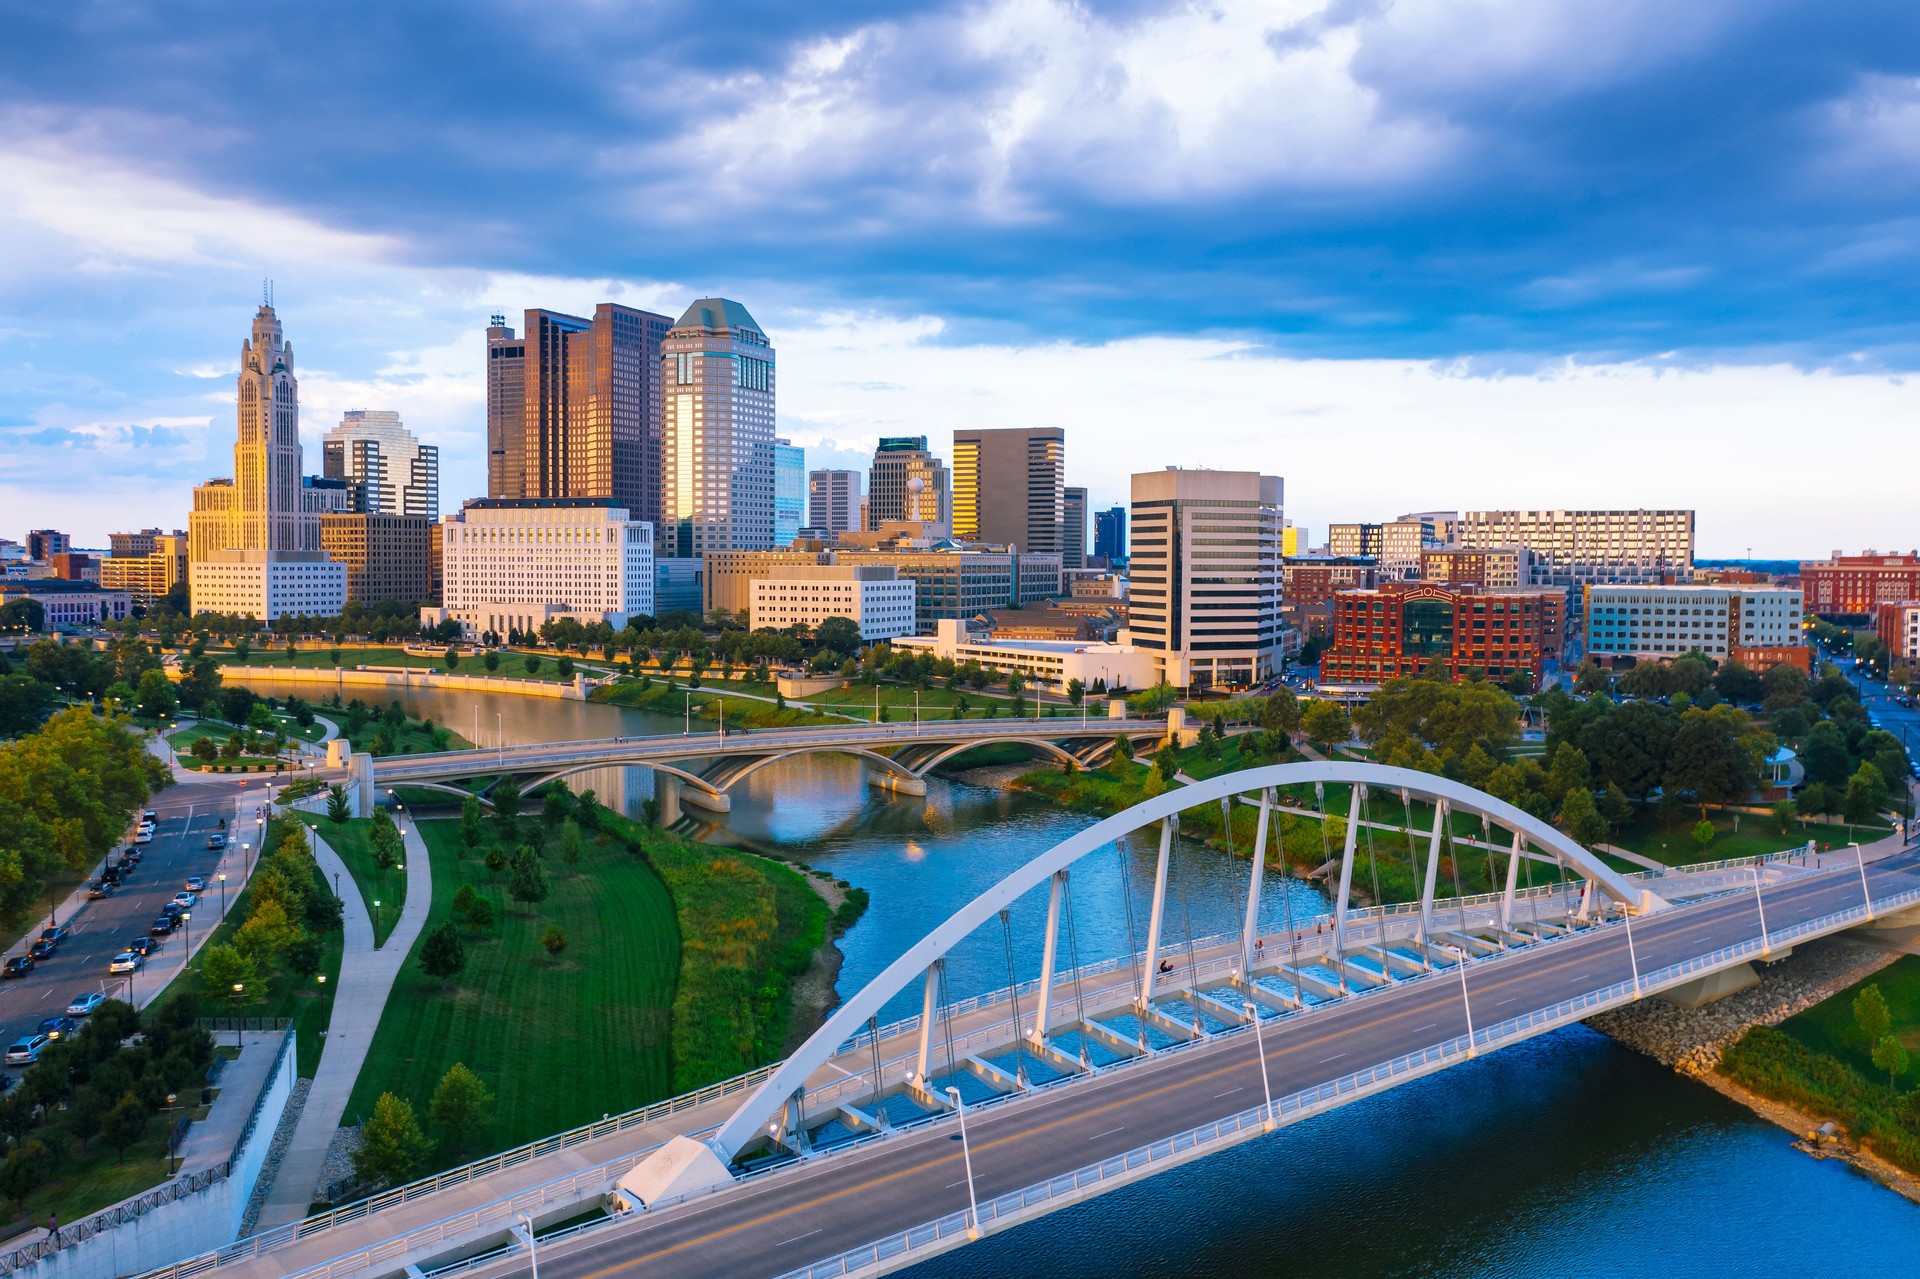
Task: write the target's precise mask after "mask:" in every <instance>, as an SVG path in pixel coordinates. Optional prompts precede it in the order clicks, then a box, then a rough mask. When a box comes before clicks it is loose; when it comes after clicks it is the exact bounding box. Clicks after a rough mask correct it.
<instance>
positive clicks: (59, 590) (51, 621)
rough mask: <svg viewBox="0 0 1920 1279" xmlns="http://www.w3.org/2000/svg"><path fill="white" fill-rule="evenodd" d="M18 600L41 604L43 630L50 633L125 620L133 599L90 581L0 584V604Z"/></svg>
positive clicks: (55, 579)
mask: <svg viewBox="0 0 1920 1279" xmlns="http://www.w3.org/2000/svg"><path fill="white" fill-rule="evenodd" d="M20 599H28V600H33V601H35V602H37V603H38V604H39V605H40V607H41V608H42V609H43V610H44V611H45V614H46V616H45V620H44V621H43V622H42V623H41V626H42V629H44V630H49V631H58V630H71V629H75V628H78V627H83V626H93V625H96V624H98V623H100V622H103V621H114V622H118V621H124V620H125V619H126V618H127V616H128V615H129V614H130V613H131V612H132V611H133V600H132V599H131V598H130V597H129V596H128V595H127V593H126V592H125V591H110V590H107V589H106V588H104V587H102V586H99V585H96V584H95V583H93V582H70V581H67V580H65V579H63V578H57V577H47V578H41V579H39V580H38V581H31V582H16V581H5V582H0V605H4V604H9V603H11V602H13V601H14V600H20Z"/></svg>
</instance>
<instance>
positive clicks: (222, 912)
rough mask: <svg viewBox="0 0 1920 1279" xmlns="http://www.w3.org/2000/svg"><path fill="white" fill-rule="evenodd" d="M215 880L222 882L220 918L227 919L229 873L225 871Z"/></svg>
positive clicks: (216, 876)
mask: <svg viewBox="0 0 1920 1279" xmlns="http://www.w3.org/2000/svg"><path fill="white" fill-rule="evenodd" d="M214 878H215V879H217V880H219V881H220V918H222V919H225V918H226V917H227V872H225V871H224V870H223V871H221V872H220V873H219V874H218V875H215V876H214Z"/></svg>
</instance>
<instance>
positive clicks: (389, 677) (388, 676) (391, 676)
mask: <svg viewBox="0 0 1920 1279" xmlns="http://www.w3.org/2000/svg"><path fill="white" fill-rule="evenodd" d="M168 674H169V675H171V676H172V677H173V678H175V679H179V678H180V677H181V675H182V674H183V672H181V671H180V670H179V669H178V668H174V669H172V670H170V671H168ZM220 675H221V677H222V678H223V679H226V680H229V681H232V680H244V679H246V678H248V677H249V676H251V677H253V678H255V679H270V680H275V681H278V682H280V683H285V684H322V685H326V686H329V687H332V688H388V689H395V688H399V689H405V688H449V689H455V690H457V691H460V692H467V693H515V694H518V695H519V696H521V697H547V698H554V699H557V700H561V701H569V702H584V701H586V700H587V677H586V676H585V675H584V674H582V673H581V672H579V671H575V672H574V674H573V680H572V682H570V683H562V682H560V681H559V680H549V679H512V678H510V677H508V676H504V675H462V674H460V673H459V672H457V671H435V670H428V669H426V668H424V667H421V668H415V667H411V666H222V667H221V668H220Z"/></svg>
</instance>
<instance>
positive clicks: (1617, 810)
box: [1600, 786, 1633, 835]
mask: <svg viewBox="0 0 1920 1279" xmlns="http://www.w3.org/2000/svg"><path fill="white" fill-rule="evenodd" d="M1600 816H1602V817H1604V818H1606V820H1607V827H1608V828H1609V829H1610V830H1612V831H1613V833H1614V834H1616V835H1617V834H1619V833H1620V828H1621V827H1622V826H1625V825H1626V824H1627V823H1628V822H1630V821H1632V820H1633V804H1632V803H1631V802H1630V801H1629V800H1628V799H1627V797H1626V795H1625V794H1623V793H1622V792H1621V790H1620V788H1619V787H1617V786H1609V787H1607V789H1606V790H1604V791H1602V792H1600Z"/></svg>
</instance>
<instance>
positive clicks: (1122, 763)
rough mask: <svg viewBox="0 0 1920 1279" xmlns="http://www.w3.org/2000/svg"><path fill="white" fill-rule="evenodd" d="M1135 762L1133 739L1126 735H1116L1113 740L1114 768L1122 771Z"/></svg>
mask: <svg viewBox="0 0 1920 1279" xmlns="http://www.w3.org/2000/svg"><path fill="white" fill-rule="evenodd" d="M1132 762H1133V739H1132V738H1131V737H1128V736H1127V735H1126V734H1125V733H1116V734H1114V738H1113V767H1114V769H1115V771H1120V770H1122V769H1124V768H1126V766H1127V765H1128V764H1130V763H1132Z"/></svg>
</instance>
